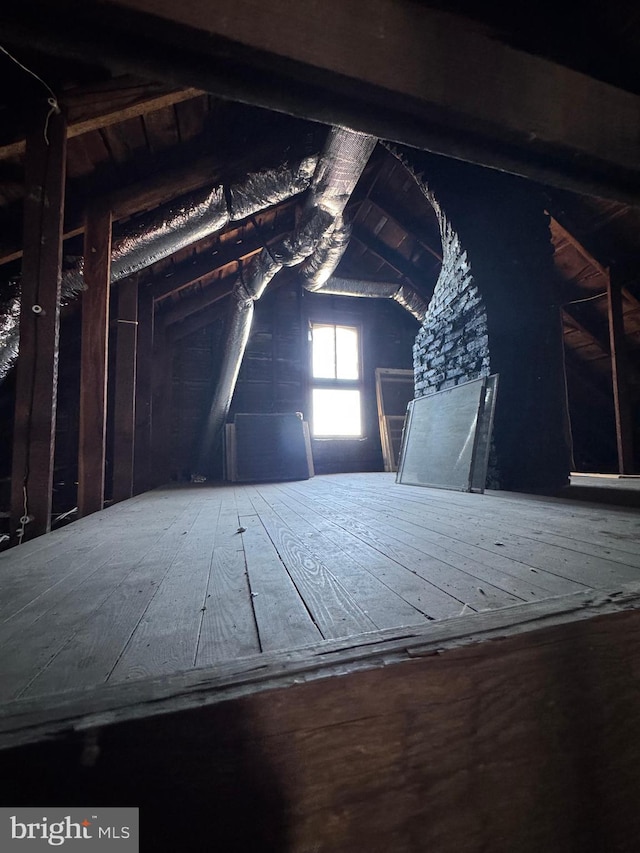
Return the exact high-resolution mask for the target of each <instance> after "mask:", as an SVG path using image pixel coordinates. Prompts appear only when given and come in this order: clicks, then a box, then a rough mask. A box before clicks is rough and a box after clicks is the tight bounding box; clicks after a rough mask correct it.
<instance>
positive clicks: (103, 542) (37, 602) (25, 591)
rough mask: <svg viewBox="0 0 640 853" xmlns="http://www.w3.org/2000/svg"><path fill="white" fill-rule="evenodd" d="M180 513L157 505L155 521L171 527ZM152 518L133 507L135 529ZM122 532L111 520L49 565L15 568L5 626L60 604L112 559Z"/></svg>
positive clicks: (7, 578)
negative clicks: (63, 598) (30, 612)
mask: <svg viewBox="0 0 640 853" xmlns="http://www.w3.org/2000/svg"><path fill="white" fill-rule="evenodd" d="M176 512H177V510H176V507H175V506H173V505H172V504H170V503H165V504H154V507H153V513H152V517H153V519H154V523H155V525H156V527H160V526H161V525H162V524H165V523H166V524H168V523H170V521H171V520H172V519H173V518H174V517H175V515H176ZM148 518H149V511H148V510H146V511H145V510H144V509H143V508H142V507H140V506H137V507H136V506H133V507H132V510H131V514H130V515H127V523H128V524H130V525H132V526H133V528H134V529H135V527H136V526H137V524H138V522H139V521H140V522H142V523H143V524H144V522H145V521H146V520H147V519H148ZM121 531H122V527H121V522H119V521H118V520H117V517H114V516H110V517H108V518H107V519H106V520H104V521H102V522H101V523H99V524H98V525H97V526H96V527H95V528H93V529H91V535H90V536H86V535H84V536H78V537H75V538H74V539H72V540H71V539H65V540H64V544H63V546H62V547H58V548H56V549H54V550H53V551H50V550H47V551H46V555H47V557H48V559H47V561H46V562H43V563H40V562H35V563H34V564H33V565H32V564H30V562H29V561H28V560H27V562H26V563H22V562H20V563H18V564H16V565H15V566H12V571H11V573H10V574H8V573H5V574H4V577H3V582H2V599H1V600H0V620H2V622H3V623H5V622H6V621H9V620H13V619H14V618H15V617H16V616H17V615H20V616H21V618H22V617H24V615H25V614H24V611H25V609H27V608H28V609H29V610H30V611H31V610H35V611H38V610H39V608H41V607H45V609H46V606H47V603H50V604H52V603H53V602H55V601H57V600H58V599H59V598H60V596H61V595H64V591H65V590H70V589H71V590H72V589H73V588H74V587H75V586H76V585H77V584H79V583H80V582H81V581H82V579H83V577H84V576H85V575H91V574H93V572H94V570H95V569H97V568H100V567H101V566H102V565H103V564H104V563H105V562H108V561H109V560H110V559H111V556H112V551H113V543H114V540H115V539H117V538H120V537H121V535H122V533H121ZM43 553H44V552H43ZM7 627H8V626H7ZM1 636H3V634H2V631H1V629H0V637H1Z"/></svg>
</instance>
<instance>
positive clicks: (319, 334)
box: [312, 323, 336, 379]
mask: <svg viewBox="0 0 640 853" xmlns="http://www.w3.org/2000/svg"><path fill="white" fill-rule="evenodd" d="M312 352H313V377H314V379H335V378H336V327H335V326H320V325H318V324H317V323H315V324H314V325H313V328H312Z"/></svg>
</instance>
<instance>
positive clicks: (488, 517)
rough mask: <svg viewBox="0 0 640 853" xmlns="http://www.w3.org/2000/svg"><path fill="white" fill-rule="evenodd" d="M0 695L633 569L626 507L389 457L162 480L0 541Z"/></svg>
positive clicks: (574, 586)
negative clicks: (306, 475) (345, 470)
mask: <svg viewBox="0 0 640 853" xmlns="http://www.w3.org/2000/svg"><path fill="white" fill-rule="evenodd" d="M0 579H1V580H0V585H1V588H2V596H1V598H0V643H1V648H2V653H1V656H0V701H2V702H11V701H12V700H14V699H17V698H20V697H38V696H43V695H47V694H51V693H57V692H60V691H65V690H74V689H78V688H94V687H97V686H98V685H101V684H104V683H120V682H125V681H135V680H137V679H140V678H147V677H155V676H160V675H167V674H171V673H175V672H182V671H186V670H189V669H193V668H201V667H209V666H212V665H218V664H221V663H223V662H224V663H225V664H229V663H232V662H233V661H234V660H240V659H241V658H246V657H249V656H251V655H255V654H256V653H260V652H272V651H278V650H289V649H294V648H299V647H303V646H307V647H308V646H309V645H310V644H311V645H313V644H314V643H322V642H324V641H326V640H339V639H348V638H350V637H354V638H355V637H358V636H362V635H363V634H368V633H370V632H376V631H379V630H383V629H384V630H386V629H394V628H402V627H407V626H420V625H427V624H428V623H429V622H431V621H439V620H443V619H447V618H450V617H454V616H459V615H462V614H464V613H467V612H473V611H480V610H484V611H486V610H497V609H501V608H504V607H508V606H510V605H514V604H522V603H526V602H533V601H536V600H537V601H540V600H543V599H548V598H552V597H555V596H560V595H565V594H569V593H574V592H580V591H584V590H586V589H590V588H596V589H606V590H612V589H618V588H620V587H621V586H622V585H624V584H628V583H629V582H633V581H639V580H640V517H639V516H638V514H637V512H634V511H628V510H622V509H617V508H615V509H614V508H605V507H602V506H597V505H589V504H584V503H579V502H572V501H568V500H559V499H541V498H539V497H527V496H524V495H512V494H508V493H500V492H496V493H489V494H485V495H471V494H463V493H460V492H447V491H442V490H436V489H421V488H417V487H412V486H397V485H396V484H395V482H394V477H393V475H390V474H340V475H332V476H323V477H316V478H314V479H312V480H309V481H306V482H296V483H278V484H266V485H253V486H230V485H197V486H196V485H194V486H183V487H171V488H166V489H160V490H156V491H154V492H150V493H147V494H146V495H141V496H138V497H136V498H134V499H132V500H130V501H126V502H123V503H120V504H118V505H117V506H114V507H112V508H110V509H107V510H105V511H103V512H101V513H96V514H94V515H92V516H89V517H87V518H84V519H82V520H80V521H78V522H76V523H74V524H73V525H70V526H69V527H67V528H65V529H63V530H60V531H57V532H54V533H52V534H48V535H47V536H44V537H41V538H40V539H38V540H35V541H34V542H33V543H26V544H25V545H24V546H21V547H19V548H16V549H13V550H10V551H7V552H5V553H4V554H2V555H0Z"/></svg>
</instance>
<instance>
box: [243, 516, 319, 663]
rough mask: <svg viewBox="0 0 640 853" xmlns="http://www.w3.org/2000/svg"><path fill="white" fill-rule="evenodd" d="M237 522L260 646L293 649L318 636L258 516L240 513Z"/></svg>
mask: <svg viewBox="0 0 640 853" xmlns="http://www.w3.org/2000/svg"><path fill="white" fill-rule="evenodd" d="M240 524H241V526H242V527H244V528H245V529H244V531H243V533H242V534H241V536H242V544H243V547H244V552H245V555H246V560H247V572H248V576H249V585H250V588H251V596H252V598H253V609H254V612H255V614H256V622H257V623H258V634H259V637H260V648H261V649H262V650H263V651H274V650H275V649H285V648H296V647H298V646H302V645H305V644H306V643H312V642H314V641H315V640H320V639H322V634H321V633H320V631H319V629H318V627H317V625H316V624H315V623H314V622H313V621H312V619H311V616H310V615H309V612H308V611H307V608H306V607H305V605H304V602H303V601H302V599H301V598H300V595H299V594H298V591H297V589H296V587H295V585H294V583H293V581H292V580H291V578H290V577H289V575H288V574H287V570H286V569H285V567H284V566H283V564H282V561H281V560H280V558H279V556H278V553H277V551H276V549H275V548H274V547H273V543H272V542H271V540H270V539H269V536H268V535H267V532H266V530H265V529H264V527H263V526H262V522H261V521H260V519H259V518H258V516H257V515H245V516H241V517H240Z"/></svg>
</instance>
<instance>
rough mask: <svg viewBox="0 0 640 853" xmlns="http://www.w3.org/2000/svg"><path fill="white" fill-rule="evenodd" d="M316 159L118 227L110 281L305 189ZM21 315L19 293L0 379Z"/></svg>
mask: <svg viewBox="0 0 640 853" xmlns="http://www.w3.org/2000/svg"><path fill="white" fill-rule="evenodd" d="M317 163H318V158H317V156H313V157H307V158H305V159H304V160H302V161H300V162H298V163H295V164H294V165H292V166H289V165H287V164H285V165H283V166H280V167H278V168H275V169H265V170H264V171H261V172H255V173H253V174H250V175H248V176H247V177H246V178H245V179H244V180H243V181H241V182H239V183H238V184H235V185H232V186H230V187H223V186H218V187H215V188H214V189H207V190H200V191H199V192H197V193H192V194H190V195H188V196H185V197H183V198H182V199H179V200H178V201H177V202H172V203H171V204H169V205H165V206H163V207H160V208H158V209H157V210H156V211H154V213H153V214H152V215H150V216H144V217H139V218H137V219H136V220H134V221H133V222H131V223H127V225H124V226H122V227H121V228H119V229H118V230H117V233H116V235H115V237H114V240H113V245H112V250H111V281H112V282H115V281H119V280H120V279H122V278H125V277H126V276H128V275H131V274H132V273H135V272H138V271H139V270H141V269H144V268H145V267H148V266H150V265H151V264H154V263H156V261H160V260H162V259H163V258H166V257H169V256H170V255H172V254H173V253H174V252H178V251H179V250H180V249H184V248H186V247H187V246H190V245H191V244H192V243H195V242H196V241H197V240H201V239H202V238H203V237H208V236H209V235H210V234H214V233H215V232H216V231H219V230H220V229H222V228H224V226H225V225H226V224H227V223H228V222H237V221H239V220H241V219H245V218H246V217H248V216H251V215H252V214H254V213H257V212H259V211H261V210H264V209H265V208H266V207H271V206H272V205H274V204H278V203H279V202H281V201H284V200H286V199H288V198H291V196H294V195H297V194H298V193H301V192H303V191H304V190H305V189H307V188H308V187H309V185H310V183H311V179H312V177H313V175H314V172H315V168H316V165H317ZM305 257H306V256H305ZM83 267H84V264H83V261H82V260H80V261H79V262H78V263H77V264H76V265H75V266H74V267H72V268H71V269H68V270H66V271H65V272H64V273H63V276H62V288H61V292H62V300H63V303H64V302H65V301H70V300H71V299H73V298H75V296H77V294H78V293H80V292H81V291H82V290H84V278H83ZM276 271H277V270H276ZM273 275H275V271H274V273H273ZM19 318H20V301H19V298H18V297H15V298H13V299H12V300H10V302H9V303H8V305H7V306H6V307H5V309H4V311H2V313H1V314H0V381H2V380H3V379H4V377H5V376H6V375H7V373H8V372H9V370H10V369H11V367H12V365H13V363H14V361H15V359H16V356H17V354H18V345H19Z"/></svg>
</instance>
